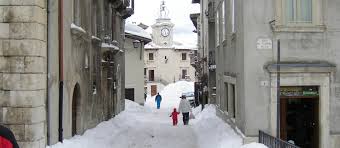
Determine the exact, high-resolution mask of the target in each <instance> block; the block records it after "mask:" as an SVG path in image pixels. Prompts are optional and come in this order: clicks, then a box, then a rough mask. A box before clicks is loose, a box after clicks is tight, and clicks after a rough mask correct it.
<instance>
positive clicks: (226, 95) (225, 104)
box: [223, 83, 229, 112]
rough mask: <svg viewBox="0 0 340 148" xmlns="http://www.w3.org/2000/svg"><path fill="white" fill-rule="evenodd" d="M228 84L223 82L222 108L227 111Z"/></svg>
mask: <svg viewBox="0 0 340 148" xmlns="http://www.w3.org/2000/svg"><path fill="white" fill-rule="evenodd" d="M228 86H229V84H228V83H224V92H225V94H224V95H225V97H224V98H225V99H224V101H225V102H224V106H223V108H224V111H227V112H229V104H228V103H229V96H228V95H229V93H228V91H229V90H228Z"/></svg>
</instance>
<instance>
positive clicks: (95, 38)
mask: <svg viewBox="0 0 340 148" xmlns="http://www.w3.org/2000/svg"><path fill="white" fill-rule="evenodd" d="M91 39H93V40H98V41H101V39H100V38H98V37H96V36H91Z"/></svg>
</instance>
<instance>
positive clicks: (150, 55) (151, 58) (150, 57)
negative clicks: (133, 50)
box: [149, 53, 153, 61]
mask: <svg viewBox="0 0 340 148" xmlns="http://www.w3.org/2000/svg"><path fill="white" fill-rule="evenodd" d="M149 60H150V61H152V60H153V53H149Z"/></svg>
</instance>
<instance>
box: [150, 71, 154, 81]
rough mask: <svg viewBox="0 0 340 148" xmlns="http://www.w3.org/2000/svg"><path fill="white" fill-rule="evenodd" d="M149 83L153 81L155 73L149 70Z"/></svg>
mask: <svg viewBox="0 0 340 148" xmlns="http://www.w3.org/2000/svg"><path fill="white" fill-rule="evenodd" d="M149 81H155V71H154V70H149Z"/></svg>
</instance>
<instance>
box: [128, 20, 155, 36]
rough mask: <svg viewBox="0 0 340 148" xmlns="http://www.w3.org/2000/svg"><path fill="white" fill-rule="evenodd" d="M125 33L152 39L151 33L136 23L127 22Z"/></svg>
mask: <svg viewBox="0 0 340 148" xmlns="http://www.w3.org/2000/svg"><path fill="white" fill-rule="evenodd" d="M125 33H128V34H131V35H135V36H139V37H143V38H146V39H150V40H151V35H150V34H149V33H148V32H146V31H145V30H144V29H143V28H141V27H139V26H137V25H135V24H130V23H126V24H125Z"/></svg>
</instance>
